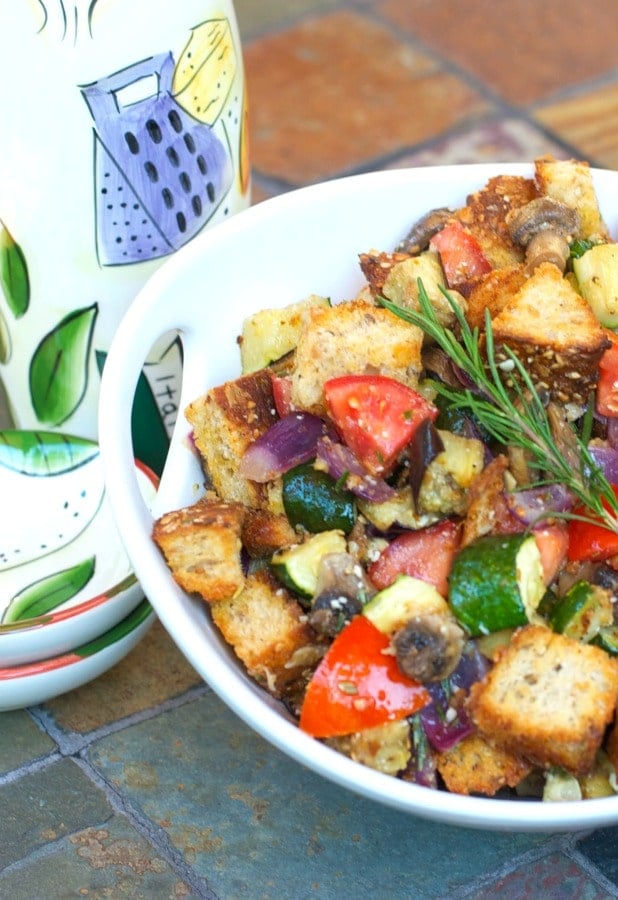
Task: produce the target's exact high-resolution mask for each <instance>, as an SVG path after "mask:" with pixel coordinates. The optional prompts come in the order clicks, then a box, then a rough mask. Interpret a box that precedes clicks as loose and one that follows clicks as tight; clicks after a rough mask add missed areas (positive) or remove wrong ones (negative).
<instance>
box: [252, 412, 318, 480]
mask: <svg viewBox="0 0 618 900" xmlns="http://www.w3.org/2000/svg"><path fill="white" fill-rule="evenodd" d="M326 429H327V425H326V423H325V422H324V421H323V420H322V419H321V418H320V417H319V416H314V415H313V414H312V413H306V412H292V413H289V415H287V416H283V418H281V419H278V420H277V421H276V422H275V423H274V425H271V427H270V428H269V429H267V431H265V432H264V433H263V434H261V435H260V437H259V438H257V440H256V441H254V442H253V444H251V446H250V447H249V448H248V449H247V451H246V452H245V454H244V456H243V458H242V460H241V462H240V467H239V473H240V475H241V477H242V478H248V479H250V480H251V481H258V482H261V483H263V482H266V481H272V479H273V478H276V477H277V476H278V475H282V474H283V473H284V472H287V471H289V469H293V468H294V466H299V465H300V464H301V463H305V462H308V461H309V460H310V459H313V458H314V457H315V455H316V448H317V444H318V440H319V438H320V437H321V436H322V435H323V434H324V432H325V430H326Z"/></svg>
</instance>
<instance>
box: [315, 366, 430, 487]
mask: <svg viewBox="0 0 618 900" xmlns="http://www.w3.org/2000/svg"><path fill="white" fill-rule="evenodd" d="M324 396H325V398H326V405H327V407H328V412H329V415H330V417H331V418H332V420H333V422H334V423H335V425H336V426H337V429H338V431H339V433H340V434H341V437H342V439H343V441H344V443H345V444H347V446H348V447H349V448H350V449H351V450H352V451H353V452H354V454H355V455H356V457H357V458H358V459H359V460H360V462H361V463H362V464H363V465H364V466H365V468H366V469H367V470H368V471H369V472H370V473H371V474H372V475H384V474H385V473H387V472H388V471H389V469H390V468H391V467H392V466H393V464H394V462H395V460H396V459H397V456H398V455H399V453H400V452H401V450H402V449H403V448H404V447H405V446H406V444H408V443H409V442H410V440H411V438H412V435H413V434H414V432H415V431H416V429H417V428H418V426H419V425H420V423H421V422H423V421H424V420H425V419H435V418H436V416H437V415H438V410H437V409H436V407H435V406H433V404H431V403H430V402H429V401H428V400H426V399H425V397H423V396H422V394H419V393H418V392H417V391H414V390H412V388H409V387H408V386H407V385H405V384H402V383H401V382H399V381H395V379H394V378H389V377H387V376H386V375H342V376H340V377H338V378H331V379H329V380H328V381H326V382H325V383H324Z"/></svg>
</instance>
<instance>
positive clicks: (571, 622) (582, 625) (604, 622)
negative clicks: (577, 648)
mask: <svg viewBox="0 0 618 900" xmlns="http://www.w3.org/2000/svg"><path fill="white" fill-rule="evenodd" d="M613 620H614V613H613V609H612V601H611V597H610V594H609V592H608V591H606V590H605V588H602V587H599V586H598V585H596V584H590V583H589V582H587V581H577V582H576V583H575V584H574V585H573V586H572V587H571V588H569V590H568V591H567V593H566V594H565V595H564V596H563V597H560V599H559V600H557V601H556V603H555V605H554V606H553V608H552V610H551V613H550V616H549V624H550V625H551V627H552V628H553V630H554V631H557V632H558V633H559V634H564V635H566V637H570V638H573V639H574V640H576V641H585V642H586V643H587V642H588V641H590V640H592V638H593V637H595V635H597V634H598V632H599V631H600V629H601V628H604V627H607V626H609V625H611V624H612V622H613Z"/></svg>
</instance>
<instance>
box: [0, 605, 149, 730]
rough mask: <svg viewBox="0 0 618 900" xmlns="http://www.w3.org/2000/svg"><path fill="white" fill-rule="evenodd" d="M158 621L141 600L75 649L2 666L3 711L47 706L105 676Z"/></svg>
mask: <svg viewBox="0 0 618 900" xmlns="http://www.w3.org/2000/svg"><path fill="white" fill-rule="evenodd" d="M155 618H156V615H155V612H154V610H153V608H152V606H151V605H150V603H149V602H148V600H146V599H142V600H141V601H140V602H138V604H137V606H135V608H134V609H133V610H132V611H131V612H130V613H129V614H128V615H127V616H125V617H124V618H123V619H121V621H120V622H117V623H116V624H115V625H113V626H112V628H110V629H109V630H108V631H106V632H105V633H104V634H102V635H99V636H97V637H95V638H94V639H92V640H90V641H87V642H85V643H83V644H81V645H80V646H78V647H76V648H75V649H73V650H69V651H67V652H65V653H61V654H60V655H58V656H53V657H50V658H49V659H43V660H37V661H36V662H31V663H25V664H24V665H21V666H2V665H0V712H7V711H8V710H12V709H23V708H24V707H27V706H36V705H37V704H39V703H45V702H46V701H47V700H51V699H52V698H53V697H58V696H59V695H60V694H65V693H67V691H71V690H74V689H75V688H78V687H81V686H82V685H84V684H87V683H88V682H89V681H93V680H94V679H95V678H98V677H99V676H100V675H103V673H104V672H107V670H108V669H111V668H112V666H115V665H116V663H118V662H120V660H121V659H123V658H124V657H125V656H126V655H127V654H128V653H129V652H130V651H131V650H132V649H133V648H134V647H135V646H136V645H137V644H138V643H139V641H141V639H142V638H143V637H144V635H145V634H146V632H147V631H148V629H149V628H150V626H151V625H152V624H153V622H154V620H155Z"/></svg>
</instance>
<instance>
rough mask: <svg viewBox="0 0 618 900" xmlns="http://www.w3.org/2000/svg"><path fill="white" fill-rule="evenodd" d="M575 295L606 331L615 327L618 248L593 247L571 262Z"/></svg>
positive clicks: (617, 289) (611, 246)
mask: <svg viewBox="0 0 618 900" xmlns="http://www.w3.org/2000/svg"><path fill="white" fill-rule="evenodd" d="M573 271H574V272H575V276H576V278H577V283H578V285H579V291H580V293H581V295H582V297H583V298H584V299H585V300H587V301H588V303H589V304H590V307H591V308H592V311H593V313H594V314H595V316H596V317H597V319H598V320H599V322H600V323H601V325H604V326H605V327H606V328H616V327H617V326H618V244H596V245H595V246H594V247H591V248H590V250H588V251H587V252H586V253H584V255H583V256H580V257H579V259H574V260H573Z"/></svg>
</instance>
